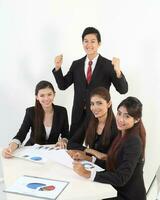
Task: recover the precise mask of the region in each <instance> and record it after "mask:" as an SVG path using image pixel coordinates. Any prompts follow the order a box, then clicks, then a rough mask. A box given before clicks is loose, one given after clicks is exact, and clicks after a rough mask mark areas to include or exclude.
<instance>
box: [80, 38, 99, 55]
mask: <svg viewBox="0 0 160 200" xmlns="http://www.w3.org/2000/svg"><path fill="white" fill-rule="evenodd" d="M99 46H100V43H98V40H97V37H96V35H95V34H87V35H86V36H85V37H84V40H83V48H84V50H85V52H86V54H87V55H92V56H96V55H97V51H98V48H99Z"/></svg>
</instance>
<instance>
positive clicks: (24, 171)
mask: <svg viewBox="0 0 160 200" xmlns="http://www.w3.org/2000/svg"><path fill="white" fill-rule="evenodd" d="M0 153H1V151H0ZM1 161H2V169H3V175H4V182H5V186H10V185H12V184H13V183H14V182H15V180H16V179H17V178H18V177H20V176H21V175H31V176H38V177H44V178H51V179H57V180H63V181H69V185H68V186H67V187H66V188H65V190H64V191H63V192H62V193H61V194H60V196H59V197H58V198H57V200H100V199H103V198H109V197H115V196H116V194H117V192H116V190H115V189H114V188H113V187H112V186H111V185H108V184H102V183H97V182H91V181H89V180H88V179H85V178H83V177H80V176H79V175H77V174H76V173H75V172H74V171H73V170H72V169H70V168H68V167H65V166H63V165H60V164H58V163H55V162H53V161H52V162H47V163H46V164H38V163H33V162H31V161H27V160H22V159H19V158H11V159H5V158H3V157H2V156H1ZM22 199H23V200H36V199H37V198H34V197H28V196H22V195H16V194H10V193H7V200H22Z"/></svg>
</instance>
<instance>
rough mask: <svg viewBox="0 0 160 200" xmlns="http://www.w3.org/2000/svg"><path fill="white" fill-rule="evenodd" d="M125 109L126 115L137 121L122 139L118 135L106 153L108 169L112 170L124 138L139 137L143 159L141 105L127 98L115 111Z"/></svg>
mask: <svg viewBox="0 0 160 200" xmlns="http://www.w3.org/2000/svg"><path fill="white" fill-rule="evenodd" d="M121 106H123V107H125V108H126V109H127V112H128V114H129V115H130V116H131V117H133V118H134V119H135V120H139V121H138V122H137V123H135V124H134V126H133V127H132V128H130V129H128V130H126V133H127V134H125V135H124V137H121V134H119V135H118V136H117V137H116V139H115V140H114V142H113V143H112V146H111V148H110V150H109V152H108V161H107V162H108V166H107V167H108V169H110V170H114V169H115V168H116V156H117V153H118V150H119V148H120V146H121V144H122V143H123V142H124V141H125V140H126V138H127V137H128V136H129V135H130V134H132V135H136V134H137V135H139V136H140V138H141V142H142V156H143V158H144V154H145V144H146V131H145V128H144V126H143V122H142V120H141V117H142V103H141V102H140V101H139V100H138V99H137V98H136V97H127V98H126V99H124V100H123V101H122V102H121V103H120V104H119V105H118V107H117V110H118V109H119V108H120V107H121Z"/></svg>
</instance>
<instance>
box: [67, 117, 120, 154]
mask: <svg viewBox="0 0 160 200" xmlns="http://www.w3.org/2000/svg"><path fill="white" fill-rule="evenodd" d="M88 124H89V121H88V120H86V121H85V122H84V123H83V124H82V125H81V127H80V128H79V129H78V130H77V131H76V132H75V134H74V135H73V136H72V137H71V138H70V139H69V141H68V144H67V149H76V150H82V151H83V150H84V149H86V147H85V146H83V143H84V140H85V137H86V130H87V127H88ZM117 135H118V130H117V126H116V122H115V119H113V120H112V123H111V128H110V133H108V141H107V143H106V145H102V142H101V135H100V136H99V137H98V138H97V137H95V141H94V142H93V146H92V147H90V148H93V149H95V150H97V151H100V152H102V153H107V152H108V149H109V147H110V146H111V144H112V142H113V140H114V139H115V137H116V136H117ZM97 136H98V135H97Z"/></svg>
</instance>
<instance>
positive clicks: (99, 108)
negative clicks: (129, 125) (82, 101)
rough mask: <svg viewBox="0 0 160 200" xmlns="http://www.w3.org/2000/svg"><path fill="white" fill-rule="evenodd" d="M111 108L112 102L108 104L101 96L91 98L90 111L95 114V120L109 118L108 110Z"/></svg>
mask: <svg viewBox="0 0 160 200" xmlns="http://www.w3.org/2000/svg"><path fill="white" fill-rule="evenodd" d="M110 106H111V102H110V101H109V102H107V101H106V100H105V99H103V98H102V97H100V96H99V95H95V96H92V97H91V103H90V109H91V111H92V113H93V114H94V116H95V118H98V119H100V118H103V117H106V116H107V113H108V108H109V107H110Z"/></svg>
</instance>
